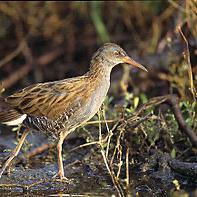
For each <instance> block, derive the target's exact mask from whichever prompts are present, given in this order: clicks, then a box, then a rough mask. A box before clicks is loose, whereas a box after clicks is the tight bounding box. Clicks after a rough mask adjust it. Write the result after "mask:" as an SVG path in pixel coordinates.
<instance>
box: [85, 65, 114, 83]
mask: <svg viewBox="0 0 197 197" xmlns="http://www.w3.org/2000/svg"><path fill="white" fill-rule="evenodd" d="M111 70H112V69H111V67H109V66H107V65H104V64H103V63H96V64H91V65H90V71H89V76H90V77H92V78H95V79H96V78H97V79H100V80H102V79H105V80H110V74H111Z"/></svg>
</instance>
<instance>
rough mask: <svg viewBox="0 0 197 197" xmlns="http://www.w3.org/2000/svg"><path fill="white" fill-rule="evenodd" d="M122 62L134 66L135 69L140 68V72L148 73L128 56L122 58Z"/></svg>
mask: <svg viewBox="0 0 197 197" xmlns="http://www.w3.org/2000/svg"><path fill="white" fill-rule="evenodd" d="M123 61H124V63H126V64H131V65H133V66H135V67H138V68H140V69H142V70H144V71H146V72H148V70H147V69H146V68H145V67H144V66H142V65H141V64H139V63H137V62H136V61H135V60H133V59H131V58H130V57H129V56H126V57H123Z"/></svg>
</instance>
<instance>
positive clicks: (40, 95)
mask: <svg viewBox="0 0 197 197" xmlns="http://www.w3.org/2000/svg"><path fill="white" fill-rule="evenodd" d="M85 88H87V77H86V76H82V77H76V78H70V79H66V80H62V81H56V82H49V83H39V84H35V85H32V86H29V87H27V88H24V89H22V90H21V91H19V92H17V93H15V94H13V95H11V96H9V97H7V98H6V102H7V103H8V104H9V105H10V106H11V107H13V108H15V109H17V110H18V111H19V112H21V113H24V114H28V115H32V116H46V117H47V118H50V119H51V120H55V119H56V118H57V117H59V115H61V114H62V113H64V112H66V111H69V110H70V109H71V108H72V107H73V105H75V102H74V101H75V100H76V98H78V96H79V95H80V94H82V93H84V92H85V91H84V89H85Z"/></svg>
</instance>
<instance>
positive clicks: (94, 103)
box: [0, 43, 146, 179]
mask: <svg viewBox="0 0 197 197" xmlns="http://www.w3.org/2000/svg"><path fill="white" fill-rule="evenodd" d="M119 63H128V64H132V65H134V66H136V67H139V68H141V69H143V70H145V71H146V69H145V68H144V67H143V66H142V65H140V64H138V63H137V62H135V61H134V60H132V59H131V58H129V57H128V56H127V54H126V52H125V51H124V50H123V49H122V48H121V47H119V46H118V45H116V44H113V43H107V44H105V45H104V46H103V47H101V48H99V49H98V51H97V52H96V53H95V54H94V55H93V57H92V60H91V64H90V71H89V72H88V73H86V74H85V75H83V76H80V77H74V78H70V79H64V80H60V81H54V82H48V83H38V84H35V85H31V86H29V87H26V88H24V89H22V90H21V91H18V92H16V93H14V94H13V95H11V96H8V97H7V98H2V97H0V123H3V124H7V125H15V124H20V123H21V124H23V125H24V126H25V127H26V128H27V130H26V131H25V132H24V134H23V136H22V138H21V140H20V141H19V144H18V145H17V147H16V148H15V150H14V151H13V153H12V154H11V156H10V158H9V159H8V160H7V161H6V163H5V164H4V166H3V168H2V170H1V172H0V176H1V175H2V174H3V172H4V171H5V169H6V167H7V166H8V165H10V162H11V161H12V159H13V158H14V157H15V156H16V155H17V154H18V152H19V150H20V148H21V146H22V144H23V142H24V140H25V137H26V136H27V134H28V129H34V130H37V131H41V132H44V133H46V134H48V135H52V136H53V137H54V138H56V139H57V140H58V144H57V149H58V166H59V171H58V175H59V177H60V179H63V178H65V177H64V170H63V163H62V156H61V151H62V143H63V141H64V139H65V137H66V136H67V135H68V134H69V133H70V132H71V131H73V130H75V128H77V127H79V126H80V125H81V124H82V123H84V122H86V121H88V120H89V119H90V118H92V116H94V115H95V113H96V112H97V111H98V110H99V108H100V106H101V104H102V102H103V100H104V98H105V96H106V94H107V92H108V89H109V86H110V73H111V70H112V68H113V67H114V66H115V65H117V64H119Z"/></svg>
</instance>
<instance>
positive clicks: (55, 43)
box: [0, 0, 197, 98]
mask: <svg viewBox="0 0 197 197" xmlns="http://www.w3.org/2000/svg"><path fill="white" fill-rule="evenodd" d="M196 12H197V11H196V1H195V0H188V1H172V0H169V1H162V0H161V1H129V2H124V1H117V2H104V1H102V2H100V1H92V2H79V1H76V2H55V1H53V2H47V1H46V2H36V1H34V2H1V3H0V27H1V28H0V43H1V45H0V59H1V61H0V80H1V82H2V83H3V86H4V87H5V88H6V89H7V91H6V93H8V94H9V93H10V92H13V91H15V90H16V89H20V88H22V87H25V86H27V85H29V84H32V83H35V82H44V81H52V80H58V79H62V78H67V77H72V76H77V75H80V74H83V73H85V72H86V71H87V70H88V67H89V61H90V58H91V56H92V54H93V53H94V52H95V50H96V49H97V48H98V47H99V46H101V45H102V44H103V43H104V42H115V43H118V44H120V45H121V46H122V47H123V48H125V49H126V50H127V51H128V54H129V55H130V56H132V57H133V58H134V59H136V60H137V61H139V62H140V63H143V64H144V65H145V66H146V67H147V68H148V70H149V73H148V74H146V73H142V72H140V73H136V71H135V70H134V71H133V74H131V70H130V69H128V68H126V67H123V68H117V69H115V70H116V71H115V72H114V73H113V75H112V81H113V80H115V81H116V79H117V82H118V81H120V83H113V84H112V89H111V91H112V92H113V94H114V95H116V94H117V93H118V94H117V95H121V94H122V93H123V94H124V91H126V90H127V89H128V90H129V91H130V90H132V91H133V92H134V94H139V92H144V93H145V94H146V95H147V96H148V97H150V96H155V95H163V94H167V93H172V92H175V93H178V94H179V95H180V96H181V97H182V98H188V97H191V95H190V94H189V93H190V91H189V87H190V83H189V81H190V80H189V75H188V73H187V72H188V67H187V66H185V64H184V63H183V59H184V57H183V54H182V53H183V52H184V48H185V46H186V45H185V43H184V41H183V38H182V37H181V35H180V32H178V31H177V27H178V26H181V27H182V30H183V32H184V34H185V36H186V38H187V40H188V43H189V50H190V57H191V65H192V69H193V77H194V78H195V81H194V83H195V85H196V75H197V68H196V62H197V55H196V54H197V52H196V36H197V24H196V23H197V22H196V21H197V20H196V14H197V13H196ZM129 72H130V74H129Z"/></svg>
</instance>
